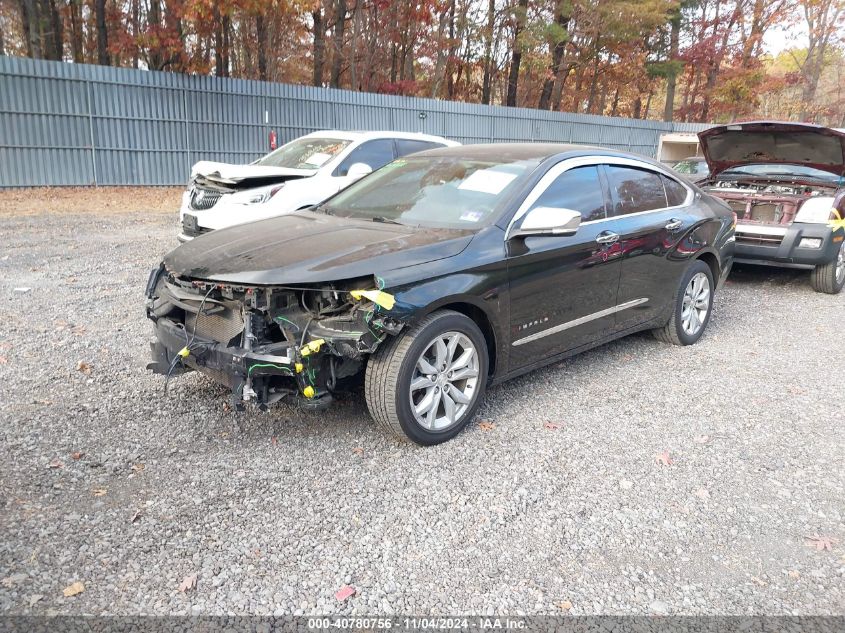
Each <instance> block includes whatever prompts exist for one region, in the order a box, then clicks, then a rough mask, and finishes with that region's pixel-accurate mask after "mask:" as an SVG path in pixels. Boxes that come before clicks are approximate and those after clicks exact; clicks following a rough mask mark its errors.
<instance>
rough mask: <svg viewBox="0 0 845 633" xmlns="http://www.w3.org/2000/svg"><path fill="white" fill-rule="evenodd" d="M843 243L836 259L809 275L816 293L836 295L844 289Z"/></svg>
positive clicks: (844, 245) (818, 267)
mask: <svg viewBox="0 0 845 633" xmlns="http://www.w3.org/2000/svg"><path fill="white" fill-rule="evenodd" d="M843 262H845V242H842V244H841V245H840V246H839V250H838V251H837V252H836V258H835V259H834V260H833V261H832V262H828V263H826V264H824V265H822V266H816V267H815V268H814V269H813V272H811V273H810V283H811V284H812V286H813V290H815V291H816V292H824V293H826V294H829V295H838V294H839V293H840V292H842V288H843V287H845V263H843Z"/></svg>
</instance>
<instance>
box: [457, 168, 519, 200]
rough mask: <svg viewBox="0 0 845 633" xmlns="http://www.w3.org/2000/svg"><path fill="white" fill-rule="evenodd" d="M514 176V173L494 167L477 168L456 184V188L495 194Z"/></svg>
mask: <svg viewBox="0 0 845 633" xmlns="http://www.w3.org/2000/svg"><path fill="white" fill-rule="evenodd" d="M515 178H516V174H508V173H506V172H503V171H496V170H495V169H479V170H478V171H476V172H473V173H472V174H471V175H470V177H469V178H467V179H466V180H464V181H463V182H462V183H461V184H460V185H458V189H464V190H466V191H478V192H480V193H492V194H493V195H494V196H495V195H497V194H499V193H501V192H502V189H504V188H505V187H507V186H508V185H509V184H511V182H512V181H513V180H514V179H515Z"/></svg>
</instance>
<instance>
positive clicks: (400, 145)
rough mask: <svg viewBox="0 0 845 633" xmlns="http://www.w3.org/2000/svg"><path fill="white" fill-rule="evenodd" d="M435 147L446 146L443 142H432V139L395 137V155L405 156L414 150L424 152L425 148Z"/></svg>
mask: <svg viewBox="0 0 845 633" xmlns="http://www.w3.org/2000/svg"><path fill="white" fill-rule="evenodd" d="M437 147H446V146H445V145H443V143H434V142H432V141H417V140H415V139H410V138H397V139H396V156H397V158H398V157H399V156H406V155H408V154H414V153H415V152H424V151H425V150H427V149H435V148H437Z"/></svg>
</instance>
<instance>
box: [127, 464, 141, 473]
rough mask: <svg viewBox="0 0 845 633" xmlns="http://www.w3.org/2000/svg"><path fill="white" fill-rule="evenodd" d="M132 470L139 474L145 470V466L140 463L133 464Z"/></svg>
mask: <svg viewBox="0 0 845 633" xmlns="http://www.w3.org/2000/svg"><path fill="white" fill-rule="evenodd" d="M130 468H131V469H132V470H133V471H134V472H136V473H139V472H141V471H142V470H144V465H143V464H141V463H138V464H132V466H131V467H130Z"/></svg>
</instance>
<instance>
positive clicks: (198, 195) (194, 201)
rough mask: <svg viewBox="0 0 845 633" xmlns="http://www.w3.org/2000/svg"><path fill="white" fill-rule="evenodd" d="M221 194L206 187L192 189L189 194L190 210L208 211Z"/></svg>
mask: <svg viewBox="0 0 845 633" xmlns="http://www.w3.org/2000/svg"><path fill="white" fill-rule="evenodd" d="M222 195H223V194H222V193H221V192H220V191H216V190H214V189H207V188H206V187H194V190H193V191H192V192H191V208H192V209H196V210H197V211H205V210H206V209H210V208H211V207H213V206H214V205H215V204H217V201H218V200H220V196H222Z"/></svg>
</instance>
